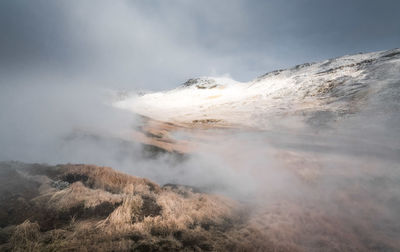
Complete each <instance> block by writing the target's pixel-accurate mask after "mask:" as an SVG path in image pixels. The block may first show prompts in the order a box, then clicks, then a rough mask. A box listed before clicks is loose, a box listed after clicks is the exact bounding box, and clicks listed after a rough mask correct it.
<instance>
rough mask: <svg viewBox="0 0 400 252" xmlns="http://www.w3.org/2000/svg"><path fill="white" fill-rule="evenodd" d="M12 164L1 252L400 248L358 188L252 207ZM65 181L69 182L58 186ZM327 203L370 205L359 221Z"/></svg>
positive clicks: (81, 168)
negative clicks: (317, 198)
mask: <svg viewBox="0 0 400 252" xmlns="http://www.w3.org/2000/svg"><path fill="white" fill-rule="evenodd" d="M1 165H2V164H1V163H0V166H1ZM3 166H4V165H3ZM2 168H4V167H2ZM13 169H15V167H14V168H13V167H11V168H10V167H8V168H7V167H6V168H5V169H0V172H3V171H6V172H7V174H11V175H12V176H11V175H8V177H7V178H8V179H9V180H10V178H11V177H12V180H13V181H14V182H12V181H6V180H5V178H6V176H0V189H1V190H0V195H1V197H0V203H1V205H0V217H1V216H2V214H3V215H4V214H5V216H6V217H7V218H0V228H1V229H0V251H132V250H133V251H376V250H383V251H396V248H399V247H400V244H399V242H398V241H396V239H392V238H390V237H389V236H387V235H385V234H384V233H382V232H377V231H376V230H375V229H374V228H375V226H373V225H372V224H371V223H373V222H371V220H372V219H373V218H375V217H374V216H380V215H382V213H383V212H382V211H383V209H381V208H380V207H379V206H376V205H371V204H372V203H370V202H369V201H370V197H362V195H365V193H364V192H363V191H360V190H361V189H362V188H360V187H359V186H357V185H354V186H353V187H354V188H343V191H346V192H352V193H346V194H341V193H336V194H335V195H337V197H332V198H331V199H332V200H335V202H331V203H330V202H325V201H318V202H321V203H323V202H325V203H324V204H328V203H330V204H328V205H325V206H316V205H315V204H311V205H310V204H309V203H310V202H307V201H306V200H305V201H301V200H297V201H296V200H288V201H285V200H280V201H278V202H272V201H268V204H264V203H262V204H261V203H260V204H261V205H257V206H252V207H251V208H252V209H249V208H248V207H249V206H247V207H245V206H243V205H241V204H240V203H238V202H236V201H233V200H231V199H228V198H225V197H222V196H217V195H209V194H204V193H199V192H196V190H194V189H191V188H189V187H185V186H177V185H168V186H164V187H159V186H158V185H156V184H154V183H152V182H150V181H148V180H145V179H140V178H136V177H132V176H128V175H124V174H121V173H118V172H115V171H113V170H111V169H110V168H105V167H95V166H85V165H63V166H56V167H48V166H40V165H39V166H38V165H32V166H27V165H24V166H23V169H22V170H20V171H18V172H13ZM21 173H24V174H25V175H21ZM0 175H2V174H0ZM40 176H41V177H40ZM43 176H46V177H47V179H44V177H43ZM38 178H40V179H38ZM3 180H4V181H3ZM60 180H62V181H64V182H66V181H69V182H68V183H67V184H63V183H54V182H55V181H60ZM32 181H34V182H32ZM2 183H3V184H6V183H7V185H8V187H1V184H2ZM113 183H115V184H113ZM60 185H62V186H60ZM64 185H67V186H64ZM311 186H312V184H311ZM5 188H6V189H7V190H6V191H5ZM39 188H41V189H39ZM10 190H12V191H14V192H15V193H16V195H14V194H13V193H10ZM357 190H358V191H357ZM315 202H316V201H312V202H311V203H315ZM355 205H357V207H356V206H355ZM329 206H335V207H337V206H341V207H348V208H352V207H355V208H356V209H361V208H360V206H363V208H362V210H361V211H358V212H357V213H355V214H356V215H357V218H353V217H352V216H351V215H349V216H347V217H346V218H345V217H344V216H343V214H341V213H342V212H343V209H337V211H336V212H335V211H327V209H329ZM11 209H13V210H12V211H11ZM25 220H26V221H25Z"/></svg>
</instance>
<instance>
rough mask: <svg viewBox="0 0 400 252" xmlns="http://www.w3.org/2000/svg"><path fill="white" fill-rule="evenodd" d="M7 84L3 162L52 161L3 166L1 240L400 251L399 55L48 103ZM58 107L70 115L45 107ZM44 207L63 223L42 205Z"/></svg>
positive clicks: (85, 92) (51, 245)
mask: <svg viewBox="0 0 400 252" xmlns="http://www.w3.org/2000/svg"><path fill="white" fill-rule="evenodd" d="M46 88H47V87H40V86H39V91H40V90H42V91H44V90H45V89H46ZM10 90H11V89H9V91H8V93H7V94H8V96H7V97H6V96H5V95H4V99H2V103H3V105H5V104H8V105H9V106H10V107H11V108H13V109H14V110H13V111H14V113H11V112H10V113H3V114H0V116H1V119H2V121H7V119H9V120H8V121H9V123H8V124H4V125H3V126H0V127H1V128H2V135H1V137H2V138H3V139H4V143H7V144H4V145H2V148H3V150H2V152H1V153H0V159H2V160H4V161H8V160H19V161H24V162H38V163H48V164H49V165H44V164H43V165H41V164H36V165H29V164H24V163H19V162H3V163H1V164H0V165H1V167H2V172H3V173H4V175H2V178H3V179H5V178H10V179H9V180H8V179H5V182H6V181H8V182H7V183H8V184H7V185H9V186H2V187H0V189H1V193H2V194H3V195H5V196H4V197H3V198H2V200H3V206H4V207H3V209H1V212H0V220H2V223H0V224H1V236H0V238H1V239H0V242H1V244H2V245H0V246H2V247H0V248H4V249H10V248H11V247H13V246H17V245H16V244H18V242H19V241H20V240H23V241H24V242H25V243H23V244H22V245H21V246H22V247H20V248H21V249H26V248H33V249H58V248H60V246H61V244H65V243H67V244H70V246H71V249H77V248H78V247H79V246H80V244H81V245H82V246H85V247H87V248H92V249H97V250H102V249H103V250H109V249H110V248H114V249H116V250H122V251H123V250H127V249H128V248H135V249H137V250H143V251H149V250H154V251H157V250H176V251H179V250H183V249H187V250H189V251H190V250H205V251H207V250H208V251H215V250H227V251H277V250H278V251H399V250H400V241H399V239H398V237H400V221H398V220H400V186H399V185H400V184H399V183H400V112H399V111H400V49H393V50H389V51H381V52H373V53H366V54H356V55H350V56H344V57H339V58H335V59H329V60H326V61H323V62H318V63H307V64H302V65H298V66H295V67H293V68H290V69H286V70H277V71H273V72H270V73H267V74H265V75H262V76H260V77H258V78H256V79H254V80H252V81H249V82H237V81H235V80H232V79H231V78H229V76H222V77H221V76H220V77H198V78H193V79H190V80H188V81H186V82H185V83H183V84H182V85H180V86H178V87H177V88H175V89H173V90H169V91H163V92H144V93H143V92H141V93H135V92H133V91H132V92H120V91H110V90H103V91H102V92H101V93H100V94H101V95H98V94H99V92H98V90H92V89H90V88H89V87H88V88H85V89H82V90H81V92H79V90H76V89H75V88H74V89H72V90H68V89H66V90H67V91H66V90H58V92H54V93H58V94H60V95H55V97H53V98H48V97H45V96H44V95H39V96H40V97H43V99H42V103H39V105H36V106H37V107H35V106H32V107H26V104H23V103H22V104H21V103H18V102H16V101H15V99H13V98H15V97H20V98H21V97H22V98H24V99H25V100H28V101H29V99H32V96H30V94H29V93H18V92H16V91H15V90H13V91H10ZM55 90H57V88H55ZM6 91H7V90H6ZM35 91H36V92H35V95H36V94H38V93H39V94H40V92H38V90H35ZM70 91H73V92H70ZM75 92H77V93H76V94H75ZM61 93H62V95H61ZM58 96H60V97H64V98H62V99H56V98H57V97H58ZM2 98H3V97H2ZM72 98H74V102H71V101H72V100H71V99H72ZM55 103H58V106H57V107H58V108H61V111H62V113H60V112H59V111H58V110H57V111H52V110H49V112H48V114H46V115H39V114H38V113H37V111H38V110H40V108H41V107H51V106H52V105H54V104H55ZM28 104H29V103H28ZM38 108H39V109H38ZM27 111H28V112H29V113H27ZM65 112H68V113H71V114H76V115H78V116H75V117H73V118H78V119H75V120H68V119H65V118H64V119H62V118H63V117H64V116H65V115H66V114H68V113H65ZM60 115H62V116H60ZM43 118H47V119H46V120H49V121H46V120H42V119H43ZM49 118H52V119H49ZM71 118H72V117H71ZM51 120H54V121H56V122H57V126H59V127H56V129H54V128H52V127H48V125H50V124H51V123H50V122H51ZM15 125H19V126H18V128H17V129H16V128H15ZM46 126H47V127H46ZM44 129H47V130H44ZM13 143H14V144H13ZM57 163H84V164H95V165H100V166H102V165H107V166H111V167H112V168H114V169H116V170H118V171H120V172H124V173H127V174H129V175H134V176H139V177H145V178H146V179H143V180H141V179H139V178H136V177H131V176H128V175H124V174H120V173H117V172H115V171H112V170H111V169H108V168H101V167H100V168H99V167H96V166H85V165H80V166H74V165H65V166H52V165H55V164H57ZM147 179H149V180H151V181H154V182H151V181H149V180H147ZM12 181H16V182H15V183H13V182H12ZM5 182H4V183H5ZM21 183H22V184H24V185H26V187H24V188H26V190H25V189H17V186H16V185H17V184H21ZM13 190H15V191H14V192H13ZM67 199H68V200H70V201H68V202H67ZM5 202H7V204H5ZM42 208H43V209H46V211H48V213H49V216H51V218H52V219H51V221H50V222H54V225H52V224H51V223H50V222H49V220H48V219H46V218H45V216H41V215H35V214H32V213H34V212H35V211H33V212H32V210H36V211H37V210H38V209H39V210H40V211H44V210H43V209H42ZM10 209H14V210H13V211H14V212H13V211H11V212H12V214H10V213H11V212H10ZM23 209H30V211H31V213H29V214H27V213H26V212H23V211H24V210H23ZM15 211H22V212H21V215H19V214H15ZM97 211H98V212H97ZM96 212H97V213H96ZM22 213H23V214H22ZM10 216H12V218H10ZM21 216H22V217H21ZM71 216H72V217H71ZM70 217H71V218H70ZM26 219H28V220H29V222H24V221H25V220H26ZM35 222H36V224H35ZM21 223H22V224H21ZM24 230H25V231H26V230H31V231H32V230H33V231H32V232H31V233H29V232H28V233H27V232H25V231H24ZM89 230H91V231H90V232H89ZM97 231H99V232H97ZM24 232H25V233H24ZM100 233H101V234H102V235H99V234H100ZM24 234H29V235H30V236H24ZM77 234H81V235H77ZM83 234H84V235H83ZM32 237H33V238H32ZM90 241H95V242H90ZM100 241H101V242H100ZM24 246H25V247H24Z"/></svg>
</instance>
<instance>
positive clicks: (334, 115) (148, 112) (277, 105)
mask: <svg viewBox="0 0 400 252" xmlns="http://www.w3.org/2000/svg"><path fill="white" fill-rule="evenodd" d="M399 83H400V49H394V50H390V51H382V52H374V53H367V54H357V55H351V56H344V57H340V58H335V59H330V60H326V61H323V62H319V63H312V64H309V63H308V64H303V65H298V66H296V67H293V68H291V69H287V70H277V71H273V72H270V73H267V74H265V75H263V76H260V77H258V78H256V79H255V80H252V81H249V82H244V83H241V82H237V81H234V80H231V79H229V78H213V77H205V78H197V79H191V80H189V81H187V82H186V83H185V84H183V85H182V86H180V87H178V88H176V89H173V90H170V91H165V92H155V93H147V94H144V95H141V96H140V95H133V96H129V97H127V98H124V99H122V100H119V101H117V102H115V103H114V104H113V105H114V106H115V107H118V108H122V109H128V110H130V111H132V112H134V113H137V114H140V115H143V116H147V117H150V118H152V119H156V120H160V121H168V122H173V123H176V124H184V125H185V124H186V125H191V124H192V125H193V124H196V123H201V124H204V123H207V124H210V123H211V124H215V126H218V125H224V126H227V125H228V126H229V125H232V126H238V125H239V126H244V127H251V128H257V129H269V128H270V127H271V126H273V125H276V122H277V121H279V122H280V124H281V125H284V126H287V127H291V128H293V127H301V126H303V125H293V124H291V121H290V120H289V121H288V122H286V124H285V123H284V121H283V120H282V119H283V118H286V119H287V118H289V117H288V116H287V115H291V117H292V118H293V117H296V116H300V117H301V118H302V120H300V121H302V122H304V123H305V125H307V124H308V123H311V124H316V125H320V124H321V123H328V122H329V123H331V122H337V121H340V119H341V118H344V117H346V116H348V115H351V114H354V113H358V112H359V111H362V110H364V109H367V108H370V109H376V106H381V105H382V104H381V103H386V105H385V106H384V107H385V108H386V107H387V103H388V102H387V100H388V96H391V98H389V99H392V100H393V99H395V98H396V97H397V98H398V97H399V91H398V90H399V89H400V88H399V85H400V84H399ZM389 103H390V102H389ZM396 104H397V105H398V102H397V103H396ZM396 104H395V105H396ZM397 105H396V106H397ZM374 106H375V107H374ZM388 109H392V110H393V109H397V108H388ZM379 111H380V112H382V108H381V107H380V108H379Z"/></svg>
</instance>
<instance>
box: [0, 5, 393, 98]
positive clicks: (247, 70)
mask: <svg viewBox="0 0 400 252" xmlns="http://www.w3.org/2000/svg"><path fill="white" fill-rule="evenodd" d="M399 10H400V1H398V0H272V1H267V0H265V1H256V0H254V1H249V0H218V1H216V0H214V1H211V0H202V1H199V0H171V1H164V0H159V1H149V0H142V1H133V0H132V1H105V0H92V1H86V0H79V1H78V0H76V1H71V0H65V1H53V0H47V1H45V0H35V1H33V0H2V1H0V32H1V34H0V74H1V75H2V77H1V78H0V81H1V82H2V83H0V84H1V85H7V84H8V82H10V83H11V81H10V80H12V79H14V82H15V79H18V80H21V81H22V80H24V81H25V83H28V82H29V81H27V80H29V78H30V77H32V78H36V79H38V78H39V79H40V78H45V76H59V77H60V76H61V77H62V78H64V79H67V80H70V82H73V81H72V80H78V79H79V80H80V81H82V80H85V81H86V82H91V84H93V85H99V86H103V87H109V88H121V89H130V88H131V89H135V88H145V89H153V90H154V89H166V88H172V87H175V86H177V85H179V84H180V83H182V82H184V81H185V79H187V78H190V77H196V76H204V75H211V76H217V75H218V76H219V75H230V76H231V77H232V78H234V79H236V80H240V81H247V80H251V79H253V78H255V77H257V76H259V75H261V74H263V73H265V72H268V71H271V70H274V69H278V68H285V67H290V66H292V65H296V64H300V63H304V62H311V61H319V60H324V59H327V58H331V57H337V56H342V55H345V54H353V53H358V52H369V51H376V50H386V49H392V48H396V47H399V46H400V14H399ZM38 76H40V77H38ZM22 82H23V81H22ZM66 82H68V81H66Z"/></svg>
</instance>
